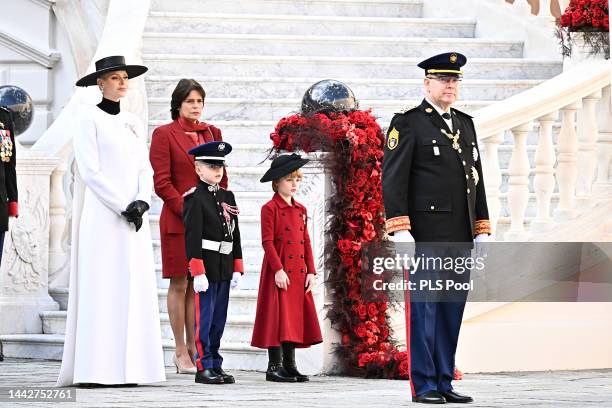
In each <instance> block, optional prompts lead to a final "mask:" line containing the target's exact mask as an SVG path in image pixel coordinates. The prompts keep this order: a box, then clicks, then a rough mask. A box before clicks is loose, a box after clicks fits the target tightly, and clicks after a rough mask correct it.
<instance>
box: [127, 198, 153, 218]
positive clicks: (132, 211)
mask: <svg viewBox="0 0 612 408" xmlns="http://www.w3.org/2000/svg"><path fill="white" fill-rule="evenodd" d="M148 210H149V204H147V203H145V202H144V201H142V200H136V201H132V202H131V203H130V204H129V205H128V206H127V208H126V209H125V211H123V212H122V213H121V215H123V216H124V217H125V218H127V219H128V221H129V220H130V218H135V217H142V216H143V215H144V213H145V212H147V211H148ZM130 222H132V221H130Z"/></svg>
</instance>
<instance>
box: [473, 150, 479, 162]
mask: <svg viewBox="0 0 612 408" xmlns="http://www.w3.org/2000/svg"><path fill="white" fill-rule="evenodd" d="M472 157H473V158H474V163H476V162H477V161H478V149H476V146H474V147H473V148H472Z"/></svg>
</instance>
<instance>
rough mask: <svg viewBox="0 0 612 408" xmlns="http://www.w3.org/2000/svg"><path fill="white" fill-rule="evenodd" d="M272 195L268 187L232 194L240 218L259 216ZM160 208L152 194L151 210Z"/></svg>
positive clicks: (157, 198) (156, 197)
mask: <svg viewBox="0 0 612 408" xmlns="http://www.w3.org/2000/svg"><path fill="white" fill-rule="evenodd" d="M238 147H239V148H242V145H238ZM235 149H236V148H235ZM266 165H267V163H266ZM230 183H231V180H230ZM230 188H231V185H230ZM273 195H274V192H273V191H272V188H271V187H270V190H269V192H263V191H255V192H250V191H238V192H234V196H235V197H236V203H237V204H238V208H239V209H240V217H242V216H244V215H254V216H259V215H260V213H261V207H262V205H264V204H265V203H266V202H268V201H269V200H271V199H272V196H273ZM161 206H162V201H161V198H159V197H158V196H156V195H155V194H153V196H152V197H151V209H153V208H161ZM151 213H152V214H154V213H155V212H153V211H152V212H151ZM156 213H159V211H157V212H156ZM156 262H158V261H156Z"/></svg>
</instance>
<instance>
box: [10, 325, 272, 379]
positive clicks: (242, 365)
mask: <svg viewBox="0 0 612 408" xmlns="http://www.w3.org/2000/svg"><path fill="white" fill-rule="evenodd" d="M0 341H2V344H3V346H4V355H5V356H6V357H12V358H33V359H43V360H61V359H62V352H63V349H64V336H63V335H61V334H3V335H0ZM162 347H163V350H164V362H165V365H166V366H172V355H173V354H174V351H175V348H174V341H173V340H162ZM221 349H222V351H223V359H224V360H223V368H227V369H246V370H265V367H266V363H267V354H266V351H265V350H261V349H257V348H254V347H251V346H250V345H249V344H248V343H245V342H235V343H232V342H226V341H223V342H222V343H221Z"/></svg>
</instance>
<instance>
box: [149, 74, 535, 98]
mask: <svg viewBox="0 0 612 408" xmlns="http://www.w3.org/2000/svg"><path fill="white" fill-rule="evenodd" d="M180 79H181V77H180V76H157V75H152V76H148V77H147V78H146V81H145V83H146V88H147V95H148V96H149V97H153V98H168V97H170V95H171V94H172V91H173V90H174V88H175V87H176V84H177V83H178V81H179V80H180ZM194 79H195V80H197V81H198V82H200V83H201V84H202V86H203V87H204V89H205V90H206V95H207V96H208V97H209V98H210V97H214V98H244V97H249V98H302V97H303V96H304V93H305V92H306V90H307V89H308V88H309V87H310V86H311V85H312V84H314V83H316V82H318V81H320V80H322V79H325V78H321V77H318V78H316V77H315V78H294V77H285V78H279V77H244V76H233V77H211V76H199V77H195V78H194ZM336 79H338V80H340V81H342V82H344V83H346V84H347V85H348V86H349V87H350V88H351V89H352V90H353V93H354V94H355V96H356V97H357V99H407V98H409V99H419V98H422V97H423V79H385V78H375V79H364V78H336ZM541 82H542V81H541V80H529V79H524V80H515V79H505V80H501V79H500V80H490V79H466V80H464V81H463V82H462V83H461V92H460V94H461V99H465V100H501V99H506V98H509V97H511V96H513V95H515V94H517V93H519V92H523V91H525V90H527V89H529V88H531V87H533V86H535V85H538V84H539V83H541ZM207 103H208V100H207Z"/></svg>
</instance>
